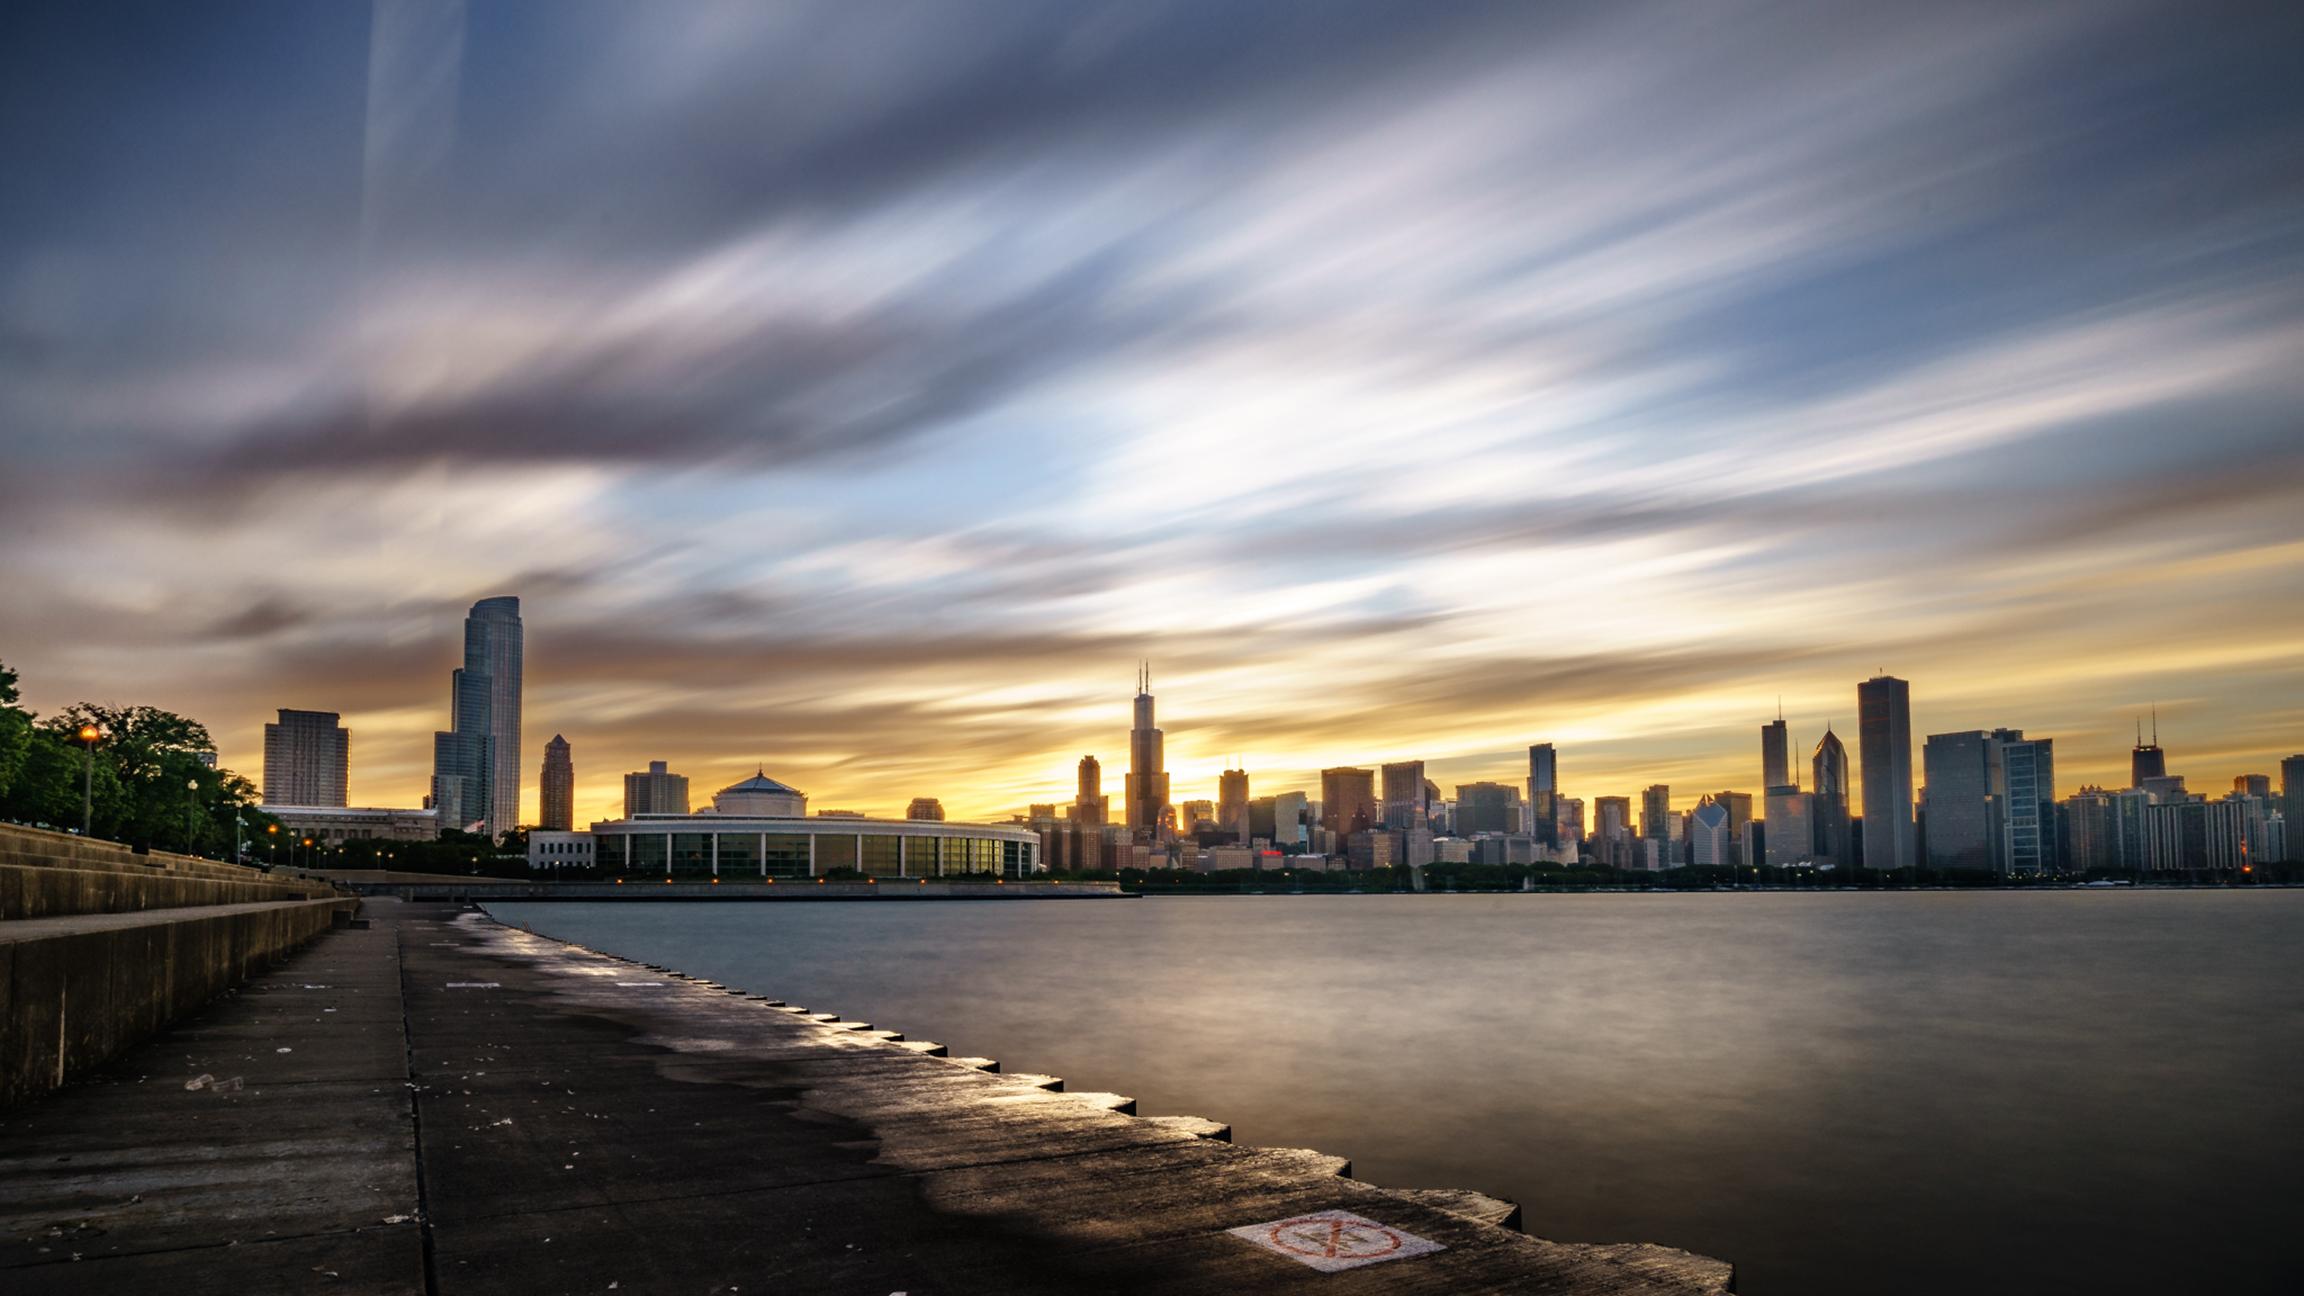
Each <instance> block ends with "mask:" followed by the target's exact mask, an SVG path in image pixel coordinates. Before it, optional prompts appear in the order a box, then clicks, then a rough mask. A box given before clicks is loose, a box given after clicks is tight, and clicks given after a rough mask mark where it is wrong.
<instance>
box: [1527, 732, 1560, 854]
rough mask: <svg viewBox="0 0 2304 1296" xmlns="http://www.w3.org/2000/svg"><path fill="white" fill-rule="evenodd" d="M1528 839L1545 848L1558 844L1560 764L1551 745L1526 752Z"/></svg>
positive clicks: (1544, 744)
mask: <svg viewBox="0 0 2304 1296" xmlns="http://www.w3.org/2000/svg"><path fill="white" fill-rule="evenodd" d="M1528 835H1529V836H1531V837H1533V838H1535V839H1536V840H1537V841H1538V842H1541V843H1542V844H1544V845H1546V846H1556V845H1558V844H1559V842H1560V762H1559V756H1558V755H1557V754H1556V753H1555V752H1554V751H1553V750H1552V744H1550V743H1537V744H1536V745H1535V746H1533V747H1530V748H1529V749H1528Z"/></svg>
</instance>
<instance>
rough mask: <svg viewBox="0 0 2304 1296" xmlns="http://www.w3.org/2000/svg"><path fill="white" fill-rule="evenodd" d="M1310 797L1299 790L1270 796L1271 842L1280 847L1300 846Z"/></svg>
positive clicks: (1309, 809)
mask: <svg viewBox="0 0 2304 1296" xmlns="http://www.w3.org/2000/svg"><path fill="white" fill-rule="evenodd" d="M1311 806H1312V798H1310V797H1308V796H1306V795H1304V794H1303V793H1301V792H1283V793H1281V794H1280V795H1278V796H1276V797H1273V798H1272V844H1273V845H1275V846H1278V847H1281V848H1282V849H1286V848H1287V847H1290V846H1302V845H1303V844H1304V840H1305V830H1306V829H1307V828H1308V827H1309V826H1310V825H1309V824H1308V823H1306V820H1307V819H1308V818H1310V815H1311Z"/></svg>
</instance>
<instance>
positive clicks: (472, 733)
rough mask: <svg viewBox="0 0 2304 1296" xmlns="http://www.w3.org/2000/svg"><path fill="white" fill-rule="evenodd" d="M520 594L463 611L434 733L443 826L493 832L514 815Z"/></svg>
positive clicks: (435, 794) (511, 822) (435, 788)
mask: <svg viewBox="0 0 2304 1296" xmlns="http://www.w3.org/2000/svg"><path fill="white" fill-rule="evenodd" d="M523 652H524V640H523V637H522V631H521V626H520V600H519V599H517V598H513V597H510V596H504V597H500V598H486V599H482V600H480V601H479V602H477V603H475V604H473V605H472V612H471V615H469V616H467V617H465V618H464V664H463V665H462V666H460V667H458V668H457V669H456V670H455V672H454V673H453V674H451V675H450V676H449V686H448V706H449V723H450V726H451V727H450V729H449V730H448V732H446V733H435V734H433V735H432V805H433V807H434V808H435V809H437V810H438V811H439V812H440V824H441V826H442V827H444V828H462V829H469V830H471V831H475V832H482V833H486V834H487V835H488V836H490V837H495V836H499V835H501V834H502V833H504V832H505V831H507V830H509V829H511V828H513V827H515V826H517V824H518V821H519V817H520V666H521V659H522V654H523Z"/></svg>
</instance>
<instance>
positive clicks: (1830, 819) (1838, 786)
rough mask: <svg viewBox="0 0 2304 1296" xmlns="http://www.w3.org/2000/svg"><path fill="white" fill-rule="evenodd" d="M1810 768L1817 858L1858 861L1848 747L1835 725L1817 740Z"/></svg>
mask: <svg viewBox="0 0 2304 1296" xmlns="http://www.w3.org/2000/svg"><path fill="white" fill-rule="evenodd" d="M1808 771H1809V779H1810V781H1809V787H1810V788H1811V789H1812V791H1811V793H1810V796H1811V797H1812V801H1811V803H1810V812H1811V815H1812V816H1813V820H1814V823H1815V826H1816V841H1815V845H1814V850H1815V860H1816V862H1817V863H1818V864H1836V865H1838V866H1840V867H1842V868H1847V867H1848V866H1850V865H1852V864H1854V863H1855V862H1856V841H1855V833H1854V832H1853V831H1852V830H1851V828H1850V825H1849V822H1848V749H1847V748H1846V747H1845V746H1843V745H1842V744H1841V742H1840V737H1839V735H1837V734H1835V733H1833V732H1832V726H1831V725H1825V726H1824V736H1823V737H1822V738H1819V739H1817V740H1816V753H1815V755H1814V756H1812V757H1811V758H1810V759H1809V762H1808Z"/></svg>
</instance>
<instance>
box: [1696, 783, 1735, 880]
mask: <svg viewBox="0 0 2304 1296" xmlns="http://www.w3.org/2000/svg"><path fill="white" fill-rule="evenodd" d="M1688 843H1689V862H1690V863H1692V864H1694V865H1695V866H1696V867H1698V868H1721V867H1724V866H1725V865H1727V864H1729V863H1730V862H1731V861H1730V860H1729V858H1728V807H1726V806H1724V805H1722V804H1720V803H1719V802H1717V801H1715V800H1713V799H1712V798H1710V797H1705V798H1704V799H1702V800H1700V801H1698V802H1697V803H1696V809H1695V811H1694V813H1692V814H1690V815H1689V816H1688Z"/></svg>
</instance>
